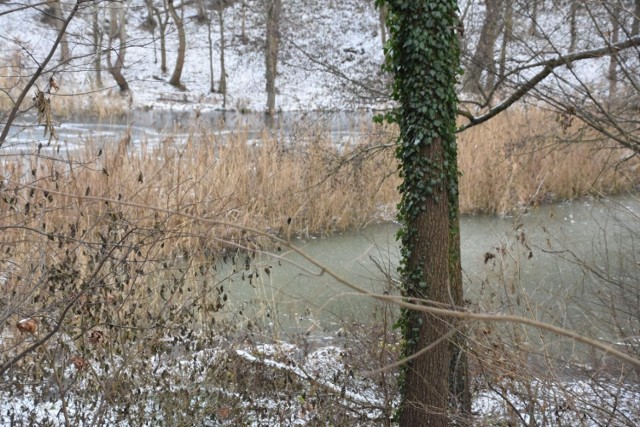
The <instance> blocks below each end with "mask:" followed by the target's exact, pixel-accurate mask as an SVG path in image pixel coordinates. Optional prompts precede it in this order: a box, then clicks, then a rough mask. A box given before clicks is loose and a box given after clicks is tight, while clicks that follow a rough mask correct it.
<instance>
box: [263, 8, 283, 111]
mask: <svg viewBox="0 0 640 427" xmlns="http://www.w3.org/2000/svg"><path fill="white" fill-rule="evenodd" d="M265 6H266V16H267V21H266V25H267V35H266V40H265V64H266V75H265V77H266V80H267V85H266V91H267V115H269V116H274V115H275V113H276V77H277V71H278V70H277V66H278V49H279V46H280V13H281V10H282V0H266V2H265Z"/></svg>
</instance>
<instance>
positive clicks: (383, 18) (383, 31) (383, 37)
mask: <svg viewBox="0 0 640 427" xmlns="http://www.w3.org/2000/svg"><path fill="white" fill-rule="evenodd" d="M378 10H379V15H378V16H379V18H380V41H382V46H384V45H386V44H387V7H386V6H385V5H384V4H382V5H380V7H379V8H378Z"/></svg>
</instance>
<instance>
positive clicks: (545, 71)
mask: <svg viewBox="0 0 640 427" xmlns="http://www.w3.org/2000/svg"><path fill="white" fill-rule="evenodd" d="M634 46H640V36H636V37H633V38H630V39H628V40H625V41H623V42H620V43H616V44H613V45H608V46H604V47H600V48H598V49H591V50H585V51H582V52H575V53H569V54H567V55H558V56H557V57H555V58H551V59H547V60H546V61H540V62H536V63H534V64H529V65H527V66H526V67H523V68H522V70H524V69H530V68H537V67H543V68H542V70H541V71H540V72H538V73H537V74H536V75H534V76H533V77H532V78H531V79H529V80H528V81H526V82H525V83H524V84H522V85H521V86H520V87H519V88H518V89H517V90H516V91H515V92H514V93H512V94H511V96H509V97H508V98H507V99H505V100H504V101H502V102H501V103H500V104H498V105H496V106H495V107H493V108H491V109H490V110H489V111H487V112H486V113H485V114H483V115H481V116H478V117H475V116H471V113H465V114H462V115H463V116H464V117H466V118H467V119H469V123H467V124H466V125H464V126H461V127H460V128H458V130H457V132H462V131H464V130H466V129H469V128H470V127H473V126H475V125H478V124H480V123H484V122H486V121H487V120H489V119H491V118H492V117H494V116H496V115H498V114H500V113H501V112H503V111H504V110H506V109H507V108H509V107H510V106H511V105H513V104H514V103H515V102H516V101H518V100H520V99H521V98H522V97H523V96H525V95H526V94H527V93H528V92H529V91H530V90H531V89H533V88H534V87H536V86H537V85H538V83H540V82H541V81H542V80H544V79H545V78H547V76H549V74H551V73H552V72H553V70H555V69H556V68H558V67H561V66H566V65H567V64H571V63H572V62H575V61H580V60H583V59H593V58H601V57H603V56H606V55H611V54H614V53H616V52H619V51H621V50H624V49H628V48H630V47H634Z"/></svg>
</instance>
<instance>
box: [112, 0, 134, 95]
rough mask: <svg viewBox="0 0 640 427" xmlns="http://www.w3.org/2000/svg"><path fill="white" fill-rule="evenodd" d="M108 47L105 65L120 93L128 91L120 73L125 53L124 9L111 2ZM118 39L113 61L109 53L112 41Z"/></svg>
mask: <svg viewBox="0 0 640 427" xmlns="http://www.w3.org/2000/svg"><path fill="white" fill-rule="evenodd" d="M109 18H110V22H109V49H107V67H108V69H109V73H111V75H112V76H113V79H114V80H115V81H116V83H117V84H118V87H119V88H120V92H121V93H125V92H128V91H129V83H127V79H125V77H124V75H122V67H124V55H125V53H126V46H127V45H126V42H127V31H126V9H125V8H124V6H122V5H121V4H118V3H112V4H111V5H110V9H109ZM115 39H117V40H118V51H117V54H116V59H115V61H112V59H111V55H112V51H114V50H115V49H114V48H113V41H114V40H115Z"/></svg>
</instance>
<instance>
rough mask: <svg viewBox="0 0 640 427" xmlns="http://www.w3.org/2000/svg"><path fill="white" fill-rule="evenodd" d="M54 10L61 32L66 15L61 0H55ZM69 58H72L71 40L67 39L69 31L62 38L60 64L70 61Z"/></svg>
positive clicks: (58, 28) (57, 27)
mask: <svg viewBox="0 0 640 427" xmlns="http://www.w3.org/2000/svg"><path fill="white" fill-rule="evenodd" d="M53 11H54V13H55V17H56V29H57V30H58V32H59V31H60V30H61V29H62V26H63V25H64V17H63V16H62V5H61V4H60V0H55V1H54V2H53ZM69 59H71V54H70V53H69V41H68V40H67V33H66V32H64V33H63V35H62V39H61V40H60V64H62V65H65V64H66V63H67V62H69Z"/></svg>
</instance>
